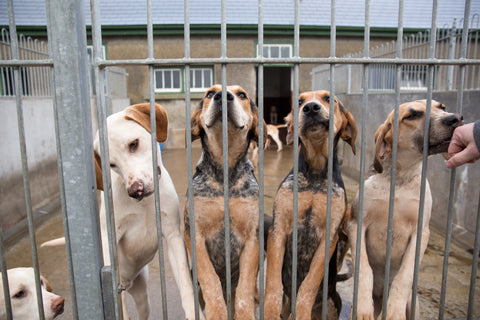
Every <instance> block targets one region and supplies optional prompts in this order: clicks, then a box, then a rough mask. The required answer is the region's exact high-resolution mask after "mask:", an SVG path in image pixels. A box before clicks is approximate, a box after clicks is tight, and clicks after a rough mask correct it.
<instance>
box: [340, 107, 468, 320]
mask: <svg viewBox="0 0 480 320" xmlns="http://www.w3.org/2000/svg"><path fill="white" fill-rule="evenodd" d="M431 106H432V107H431V124H430V133H429V139H430V140H429V148H428V154H429V155H431V154H436V153H441V152H446V151H447V148H448V145H449V142H450V139H451V137H452V134H453V130H454V129H455V128H456V127H458V126H459V125H461V123H462V116H460V115H458V114H453V113H447V112H445V106H444V105H443V104H441V103H439V102H437V101H432V104H431ZM425 114H426V100H421V101H412V102H407V103H404V104H402V105H400V106H399V126H398V148H397V150H398V151H397V164H396V170H397V174H396V183H395V203H394V212H393V234H392V237H393V238H392V239H393V241H392V251H391V267H390V279H389V292H388V297H386V298H387V299H388V301H387V319H406V318H409V317H410V302H411V293H412V284H413V271H414V264H415V248H416V241H417V228H418V215H419V204H420V184H421V175H422V158H423V140H424V132H425ZM393 121H394V111H392V112H391V113H390V115H389V116H388V117H387V120H386V121H385V122H384V123H383V124H382V125H380V127H379V128H378V130H377V132H376V133H375V159H374V168H375V170H376V173H375V174H373V175H372V176H370V177H369V178H368V179H367V180H366V181H365V193H364V205H363V222H362V228H361V244H360V256H359V257H355V252H356V251H355V250H356V241H357V218H358V215H359V214H360V212H359V196H358V193H357V195H356V197H355V200H354V202H353V204H352V210H351V217H350V220H349V222H348V224H347V231H348V237H349V242H350V244H351V249H352V255H353V257H354V263H360V272H359V275H358V279H359V282H358V283H359V286H358V292H359V296H358V304H357V319H359V320H361V319H372V320H373V319H375V317H379V318H381V309H382V301H383V289H384V281H385V280H384V279H385V257H386V250H387V248H386V245H387V226H388V212H389V198H390V182H391V176H390V172H391V166H392V148H393V147H392V145H393V126H394V122H393ZM423 210H424V211H423V214H424V215H423V227H422V239H421V251H420V252H421V256H420V260H421V258H422V257H423V254H424V252H425V249H426V248H427V243H428V238H429V235H430V229H429V221H430V215H431V210H432V196H431V192H430V187H429V185H428V181H427V184H426V189H425V203H424V208H423ZM417 301H418V299H417ZM416 313H417V314H416V317H417V318H418V315H419V308H416Z"/></svg>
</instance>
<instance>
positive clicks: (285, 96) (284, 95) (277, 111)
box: [257, 66, 292, 124]
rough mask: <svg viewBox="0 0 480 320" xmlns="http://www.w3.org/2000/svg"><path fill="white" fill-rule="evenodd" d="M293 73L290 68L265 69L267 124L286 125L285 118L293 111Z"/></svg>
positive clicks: (264, 103) (265, 112)
mask: <svg viewBox="0 0 480 320" xmlns="http://www.w3.org/2000/svg"><path fill="white" fill-rule="evenodd" d="M291 73H292V72H291V68H290V67H268V66H266V67H264V69H263V79H264V80H263V107H264V119H265V122H266V123H267V124H284V120H283V118H284V117H286V116H287V114H288V113H289V112H290V110H291V105H292V86H291V79H292V77H291ZM257 79H258V77H257ZM257 91H258V83H257ZM257 104H258V101H257Z"/></svg>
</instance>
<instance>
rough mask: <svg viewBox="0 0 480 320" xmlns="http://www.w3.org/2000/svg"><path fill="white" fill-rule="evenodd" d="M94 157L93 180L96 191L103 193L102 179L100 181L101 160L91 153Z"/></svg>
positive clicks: (94, 152)
mask: <svg viewBox="0 0 480 320" xmlns="http://www.w3.org/2000/svg"><path fill="white" fill-rule="evenodd" d="M93 155H94V157H95V180H96V181H97V190H102V191H103V179H102V160H101V159H100V156H99V155H98V153H97V152H96V151H93Z"/></svg>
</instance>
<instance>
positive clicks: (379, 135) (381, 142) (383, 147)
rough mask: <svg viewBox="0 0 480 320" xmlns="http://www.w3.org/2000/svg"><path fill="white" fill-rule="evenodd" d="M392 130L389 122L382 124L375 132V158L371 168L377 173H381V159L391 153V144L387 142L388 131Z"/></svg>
mask: <svg viewBox="0 0 480 320" xmlns="http://www.w3.org/2000/svg"><path fill="white" fill-rule="evenodd" d="M391 128H392V124H391V123H390V122H385V123H384V124H382V125H381V126H380V127H379V128H378V130H377V132H375V158H374V160H373V166H374V168H375V170H376V171H377V172H378V173H382V172H383V165H382V159H384V158H385V157H386V156H387V155H389V154H390V153H391V152H392V147H391V143H389V142H388V141H387V139H388V134H389V131H390V130H391Z"/></svg>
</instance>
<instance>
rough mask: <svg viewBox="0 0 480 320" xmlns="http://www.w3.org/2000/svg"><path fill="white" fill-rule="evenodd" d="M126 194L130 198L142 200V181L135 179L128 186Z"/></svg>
mask: <svg viewBox="0 0 480 320" xmlns="http://www.w3.org/2000/svg"><path fill="white" fill-rule="evenodd" d="M128 195H129V196H130V197H132V198H135V199H138V200H142V199H143V196H144V195H145V194H144V186H143V183H142V182H138V181H135V182H134V183H133V184H132V185H131V186H130V187H129V188H128Z"/></svg>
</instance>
